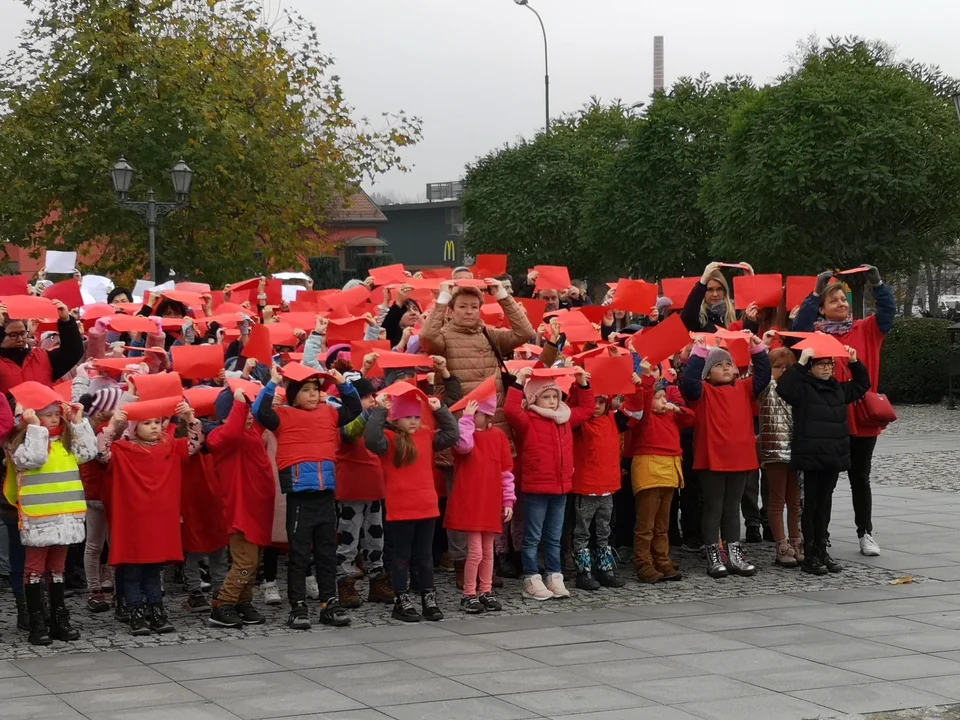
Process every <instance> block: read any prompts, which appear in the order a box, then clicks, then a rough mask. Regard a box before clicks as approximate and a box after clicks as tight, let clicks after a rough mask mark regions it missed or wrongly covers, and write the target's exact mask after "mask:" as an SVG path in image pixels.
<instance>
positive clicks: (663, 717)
mask: <svg viewBox="0 0 960 720" xmlns="http://www.w3.org/2000/svg"><path fill="white" fill-rule="evenodd" d="M550 720H701V718H699V717H698V716H697V715H691V714H690V713H686V712H683V710H677V709H676V708H672V707H666V706H664V705H651V706H650V707H643V708H628V709H625V710H606V711H603V712H592V713H580V714H579V715H550Z"/></svg>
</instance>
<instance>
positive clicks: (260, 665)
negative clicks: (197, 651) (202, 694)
mask: <svg viewBox="0 0 960 720" xmlns="http://www.w3.org/2000/svg"><path fill="white" fill-rule="evenodd" d="M155 668H156V670H157V671H158V672H161V673H163V674H164V675H166V676H167V677H168V678H170V679H171V680H178V681H179V680H202V679H204V678H222V677H231V676H234V675H254V674H258V673H266V672H275V671H279V670H283V667H282V666H280V665H277V664H276V663H272V662H270V661H269V660H267V659H266V658H262V657H260V656H259V655H238V656H235V657H221V658H207V659H206V660H183V661H180V662H166V663H160V664H158V665H156V666H155Z"/></svg>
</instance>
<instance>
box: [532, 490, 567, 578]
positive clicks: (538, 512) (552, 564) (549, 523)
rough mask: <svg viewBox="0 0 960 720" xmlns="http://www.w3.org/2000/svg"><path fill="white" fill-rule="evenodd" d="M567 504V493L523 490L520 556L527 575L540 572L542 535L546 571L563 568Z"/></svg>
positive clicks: (558, 570) (552, 571)
mask: <svg viewBox="0 0 960 720" xmlns="http://www.w3.org/2000/svg"><path fill="white" fill-rule="evenodd" d="M566 507H567V496H566V495H538V494H524V496H523V551H522V552H521V558H522V561H523V574H524V575H525V576H526V575H539V574H540V566H539V565H538V563H537V548H538V547H539V545H540V541H541V539H542V540H543V559H544V563H545V564H546V566H547V574H553V573H558V572H562V571H563V568H562V566H561V564H560V535H561V533H562V532H563V514H564V510H565V509H566Z"/></svg>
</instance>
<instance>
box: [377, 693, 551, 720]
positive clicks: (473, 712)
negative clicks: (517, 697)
mask: <svg viewBox="0 0 960 720" xmlns="http://www.w3.org/2000/svg"><path fill="white" fill-rule="evenodd" d="M379 710H380V712H382V713H385V714H387V715H389V716H390V717H392V718H395V720H526V719H527V718H536V717H540V715H538V714H537V713H534V712H531V711H529V710H525V709H523V708H521V707H517V706H516V705H512V704H510V703H507V702H504V701H503V700H500V699H499V698H493V697H478V698H466V699H464V700H442V701H440V702H431V703H414V704H411V705H389V706H387V707H382V708H379Z"/></svg>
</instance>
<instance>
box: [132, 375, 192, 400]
mask: <svg viewBox="0 0 960 720" xmlns="http://www.w3.org/2000/svg"><path fill="white" fill-rule="evenodd" d="M130 381H131V382H132V383H133V386H134V387H135V388H136V389H137V398H138V399H139V400H141V401H147V400H156V399H157V398H167V397H177V398H178V397H180V396H181V395H182V394H183V381H182V380H181V379H180V375H179V374H178V373H175V372H171V373H159V374H157V375H137V376H134V377H131V378H130Z"/></svg>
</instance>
